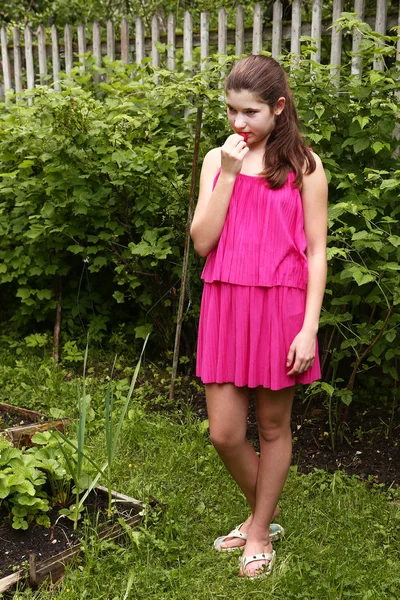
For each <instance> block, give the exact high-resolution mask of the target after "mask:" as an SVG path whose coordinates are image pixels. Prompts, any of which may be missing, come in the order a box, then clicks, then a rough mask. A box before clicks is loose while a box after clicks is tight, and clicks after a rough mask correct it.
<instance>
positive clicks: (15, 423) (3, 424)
mask: <svg viewBox="0 0 400 600" xmlns="http://www.w3.org/2000/svg"><path fill="white" fill-rule="evenodd" d="M47 420H48V419H47V418H46V417H42V418H40V419H39V418H38V419H35V420H33V419H32V418H28V417H25V416H23V415H22V414H21V413H18V411H17V409H16V411H15V412H14V411H12V410H9V409H6V408H4V407H2V406H0V431H5V430H6V429H11V428H12V427H21V426H22V425H30V424H31V423H44V422H46V421H47Z"/></svg>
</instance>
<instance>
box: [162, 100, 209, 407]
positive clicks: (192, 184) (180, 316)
mask: <svg viewBox="0 0 400 600" xmlns="http://www.w3.org/2000/svg"><path fill="white" fill-rule="evenodd" d="M202 116H203V111H202V108H201V107H200V106H199V107H198V108H197V118H196V129H195V137H194V148H193V162H192V178H191V182H190V195H189V207H188V216H187V221H186V236H185V249H184V252H183V264H182V280H181V291H180V294H179V306H178V317H177V321H176V333H175V348H174V358H173V361H172V373H171V384H170V388H169V397H170V400H173V399H174V388H175V379H176V375H177V372H178V360H179V346H180V341H181V332H182V320H183V304H184V301H185V295H186V287H187V278H188V270H189V252H190V226H191V224H192V216H193V207H194V196H195V192H196V180H197V167H198V163H199V147H200V133H201V121H202Z"/></svg>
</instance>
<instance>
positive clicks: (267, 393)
mask: <svg viewBox="0 0 400 600" xmlns="http://www.w3.org/2000/svg"><path fill="white" fill-rule="evenodd" d="M225 91H226V99H227V114H228V121H229V124H230V126H231V128H232V129H233V132H234V133H233V135H230V136H229V137H228V139H227V140H226V142H225V143H224V145H223V146H222V148H215V149H213V150H211V151H210V152H209V153H208V154H207V155H206V157H205V159H204V163H203V168H202V172H201V178H200V193H199V199H198V204H197V208H196V211H195V214H194V218H193V223H192V228H191V235H192V239H193V242H194V246H195V250H196V252H197V253H198V254H199V255H200V256H207V261H206V265H205V268H204V271H203V274H202V278H203V279H204V291H203V298H202V304H201V315H200V324H199V340H198V353H197V375H198V376H200V377H201V379H202V381H203V382H204V384H205V388H206V399H207V410H208V416H209V424H210V438H211V441H212V443H213V444H214V446H215V448H216V449H217V451H218V453H219V455H220V457H221V459H222V461H223V462H224V464H225V466H226V468H227V469H228V471H229V473H230V474H231V475H232V477H233V478H234V479H235V481H236V482H237V483H238V485H239V486H240V488H241V489H242V491H243V493H244V495H245V496H246V498H247V501H248V503H249V506H250V509H251V514H250V516H249V517H248V518H247V520H246V521H245V522H244V523H242V524H241V525H239V526H238V527H236V528H235V529H234V530H233V531H231V533H230V534H228V535H224V536H222V537H220V538H218V539H217V540H215V542H214V548H215V549H216V550H219V551H223V550H225V551H229V550H232V549H236V548H242V549H243V555H242V557H241V559H240V566H239V576H241V577H250V578H254V577H259V576H262V575H265V574H269V573H270V572H271V570H272V567H273V564H274V561H275V551H274V550H273V549H272V544H271V541H272V539H275V538H276V537H278V536H279V534H282V533H283V530H282V528H281V527H280V526H279V525H277V524H272V525H271V526H270V524H271V522H272V520H273V518H274V517H275V516H276V515H277V514H278V513H279V508H278V500H279V496H280V494H281V491H282V489H283V486H284V483H285V480H286V477H287V473H288V470H289V466H290V461H291V452H292V439H291V430H290V414H291V408H292V402H293V397H294V390H295V384H296V383H299V382H300V383H311V382H312V381H314V380H316V379H318V378H319V377H320V366H319V359H318V353H317V341H316V334H317V330H318V321H319V315H320V310H321V304H322V298H323V294H324V288H325V280H326V224H327V182H326V178H325V175H324V171H323V167H322V164H321V160H320V159H319V157H318V156H317V155H316V154H314V153H313V152H312V151H311V150H310V149H309V148H307V146H306V145H305V143H304V141H303V139H302V138H301V135H300V133H299V126H298V119H297V114H296V109H295V106H294V103H293V99H292V95H291V92H290V90H289V87H288V83H287V79H286V75H285V73H284V71H283V69H282V68H281V67H280V65H279V64H278V63H277V62H276V61H275V60H274V59H272V58H267V57H265V56H259V55H252V56H248V57H247V58H244V59H242V60H240V61H239V62H237V63H236V64H235V66H234V67H233V70H232V71H231V73H230V75H229V76H228V78H227V80H226V84H225ZM249 388H255V396H256V410H257V422H258V430H259V437H260V456H258V455H257V454H256V452H255V451H254V449H253V447H252V446H251V445H250V443H249V442H248V441H247V439H246V425H247V413H248V405H249Z"/></svg>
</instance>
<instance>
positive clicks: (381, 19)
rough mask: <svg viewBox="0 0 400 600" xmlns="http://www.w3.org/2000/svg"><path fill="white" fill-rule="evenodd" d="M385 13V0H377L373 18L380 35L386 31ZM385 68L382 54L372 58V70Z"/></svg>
mask: <svg viewBox="0 0 400 600" xmlns="http://www.w3.org/2000/svg"><path fill="white" fill-rule="evenodd" d="M386 15H387V0H377V3H376V20H375V31H377V32H378V33H380V34H381V35H385V33H386ZM384 68H385V61H384V60H383V58H382V56H380V55H379V54H377V55H376V56H375V59H374V70H375V71H383V70H384Z"/></svg>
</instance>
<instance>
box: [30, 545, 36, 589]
mask: <svg viewBox="0 0 400 600" xmlns="http://www.w3.org/2000/svg"><path fill="white" fill-rule="evenodd" d="M29 585H30V586H31V587H32V588H35V587H37V575H36V554H34V552H29Z"/></svg>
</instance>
